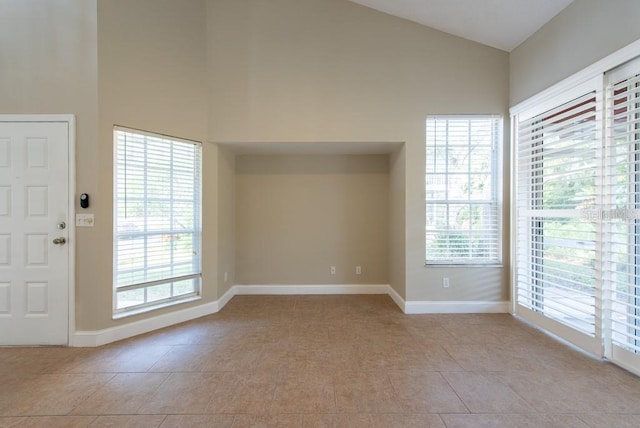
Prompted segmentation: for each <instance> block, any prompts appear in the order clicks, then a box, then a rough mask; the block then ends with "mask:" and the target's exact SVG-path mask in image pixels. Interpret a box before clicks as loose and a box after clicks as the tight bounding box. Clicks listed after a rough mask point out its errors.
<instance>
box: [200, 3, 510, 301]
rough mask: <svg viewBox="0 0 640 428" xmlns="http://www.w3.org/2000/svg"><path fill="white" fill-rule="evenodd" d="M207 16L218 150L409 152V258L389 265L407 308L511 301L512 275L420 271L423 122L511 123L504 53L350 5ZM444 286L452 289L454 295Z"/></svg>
mask: <svg viewBox="0 0 640 428" xmlns="http://www.w3.org/2000/svg"><path fill="white" fill-rule="evenodd" d="M207 5H208V24H209V28H210V30H209V40H208V42H209V44H208V52H209V58H210V63H211V64H213V67H212V68H211V69H210V70H209V73H208V75H209V85H210V91H211V92H210V113H209V123H210V128H209V130H210V132H209V137H210V139H211V140H212V141H220V142H245V141H259V142H270V141H272V142H273V141H275V142H280V141H282V142H313V141H315V142H318V141H326V142H332V141H403V142H406V145H405V150H404V152H403V157H402V159H403V160H404V162H405V165H404V172H405V173H406V175H405V177H406V181H405V183H404V184H405V194H404V198H400V200H402V199H404V201H405V202H406V205H405V207H404V213H405V218H404V220H405V224H404V226H405V227H404V228H402V227H399V225H401V223H398V222H397V214H398V213H399V212H400V211H398V212H396V215H395V216H394V217H393V218H394V219H396V220H394V221H393V227H392V229H391V230H392V232H393V233H394V235H395V236H393V237H391V238H390V242H393V243H396V245H397V244H400V245H401V243H402V242H403V241H404V242H405V244H406V245H405V256H406V257H405V259H404V260H405V261H404V262H402V263H404V269H400V268H399V266H398V264H399V263H398V259H395V257H397V256H396V254H398V253H395V252H394V255H393V256H392V257H394V260H395V261H396V262H395V263H394V264H393V266H394V269H397V272H395V273H393V274H392V275H391V276H392V277H393V278H395V281H393V280H392V282H395V287H397V289H398V290H402V287H403V285H402V284H401V282H402V279H401V278H402V276H403V275H405V278H406V295H405V297H406V298H407V299H409V300H454V299H461V300H474V299H486V300H502V299H503V298H506V296H507V295H508V294H507V288H508V287H507V280H506V279H507V275H506V271H507V269H506V268H486V269H482V270H481V274H480V275H478V274H476V270H474V269H457V268H451V269H434V268H425V267H424V227H425V218H424V217H425V214H424V188H423V187H424V139H425V118H426V116H427V115H428V114H438V113H441V114H442V113H447V114H463V113H498V114H502V115H505V116H506V115H507V105H508V81H509V76H508V54H507V53H506V52H503V51H500V50H497V49H492V48H489V47H486V46H483V45H479V44H476V43H473V42H469V41H466V40H463V39H460V38H457V37H454V36H451V35H447V34H445V33H442V32H439V31H436V30H433V29H429V28H425V27H423V26H420V25H417V24H414V23H411V22H408V21H405V20H402V19H397V18H394V17H391V16H389V15H385V14H382V13H379V12H376V11H373V10H371V9H367V8H364V7H362V6H359V5H356V4H353V3H350V2H347V1H344V0H270V1H260V0H210V1H209V2H208V3H207ZM211 58H213V59H215V61H214V60H211ZM505 135H506V136H507V137H508V129H505ZM505 141H507V139H505ZM506 170H507V171H508V168H507V169H506ZM398 171H399V170H398ZM394 201H398V199H394ZM507 214H508V212H507ZM238 215H240V214H238ZM399 234H403V236H399ZM505 251H506V252H508V241H507V240H506V237H505ZM237 270H238V272H240V271H241V270H242V268H241V266H240V265H238V266H237ZM443 275H448V276H452V277H455V281H454V280H452V287H451V288H449V289H447V290H443V289H442V287H441V277H442V276H443ZM445 291H446V292H445Z"/></svg>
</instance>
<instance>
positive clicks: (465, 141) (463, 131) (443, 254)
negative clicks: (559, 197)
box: [425, 116, 501, 264]
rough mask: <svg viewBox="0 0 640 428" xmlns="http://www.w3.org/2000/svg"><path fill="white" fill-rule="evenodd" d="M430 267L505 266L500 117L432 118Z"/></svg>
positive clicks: (427, 178) (429, 125) (428, 227)
mask: <svg viewBox="0 0 640 428" xmlns="http://www.w3.org/2000/svg"><path fill="white" fill-rule="evenodd" d="M426 131H427V139H426V175H425V197H426V239H425V241H426V263H427V264H496V263H500V258H501V248H500V244H501V242H500V209H499V205H498V194H499V193H498V188H499V177H498V147H499V143H500V139H501V118H500V117H499V116H430V117H428V118H427V130H426Z"/></svg>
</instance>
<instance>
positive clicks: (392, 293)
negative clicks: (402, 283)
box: [387, 286, 407, 314]
mask: <svg viewBox="0 0 640 428" xmlns="http://www.w3.org/2000/svg"><path fill="white" fill-rule="evenodd" d="M387 292H388V293H389V297H391V299H392V300H393V301H394V302H395V304H396V305H398V307H399V308H400V310H401V311H402V312H404V313H405V314H406V313H407V311H406V306H407V302H406V301H405V300H404V299H403V298H402V296H400V295H399V294H398V292H397V291H396V290H394V288H393V287H392V286H389V289H388V290H387Z"/></svg>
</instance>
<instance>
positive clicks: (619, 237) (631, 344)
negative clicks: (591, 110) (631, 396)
mask: <svg viewBox="0 0 640 428" xmlns="http://www.w3.org/2000/svg"><path fill="white" fill-rule="evenodd" d="M606 77H607V79H606V80H607V91H606V94H607V141H606V143H607V144H606V151H605V168H606V169H605V171H606V174H605V177H604V186H603V189H604V192H605V203H604V210H605V211H604V213H605V214H606V215H603V216H602V217H603V220H605V226H606V232H607V233H605V235H604V237H605V243H604V248H605V250H606V251H605V255H606V259H605V263H604V264H603V268H604V278H605V285H606V287H605V297H607V299H606V301H605V308H606V311H607V314H606V315H607V317H606V318H607V321H608V322H607V324H608V325H609V326H610V328H609V329H608V336H609V337H608V339H609V341H610V345H611V346H612V349H611V352H612V353H613V355H612V357H613V359H614V360H616V359H626V358H628V356H629V354H631V355H636V356H637V355H638V354H640V60H636V61H634V62H631V63H629V64H626V65H624V66H622V67H620V68H618V69H616V70H613V71H612V72H610V73H607V76H606Z"/></svg>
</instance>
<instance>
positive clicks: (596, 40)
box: [510, 0, 640, 105]
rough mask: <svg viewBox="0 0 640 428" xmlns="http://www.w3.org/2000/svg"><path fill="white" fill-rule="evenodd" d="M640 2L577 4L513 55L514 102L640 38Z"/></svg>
mask: <svg viewBox="0 0 640 428" xmlns="http://www.w3.org/2000/svg"><path fill="white" fill-rule="evenodd" d="M638 23H640V1H638V0H608V1H603V0H576V1H574V2H573V3H572V4H571V5H569V7H567V8H566V9H565V10H563V11H562V12H560V14H558V15H557V16H556V17H555V18H554V19H553V20H551V21H550V22H549V23H547V24H546V25H545V26H544V27H542V28H541V29H540V30H538V32H536V33H535V34H534V35H533V36H531V37H530V38H529V39H527V40H526V41H525V42H524V43H522V44H521V45H520V46H518V47H517V48H516V49H515V50H514V51H513V52H511V56H510V62H511V72H510V76H511V84H510V88H511V96H510V97H511V104H512V105H515V104H517V103H519V102H520V101H523V100H525V99H526V98H528V97H530V96H532V95H534V94H536V93H538V92H540V91H542V90H543V89H546V88H548V87H549V86H551V85H553V84H555V83H557V82H559V81H561V80H562V79H564V78H566V77H568V76H570V75H572V74H574V73H576V72H577V71H580V70H582V69H583V68H585V67H587V66H589V65H591V64H593V63H594V62H596V61H598V60H600V59H602V58H604V57H606V56H607V55H609V54H610V53H612V52H615V51H616V50H618V49H620V48H622V47H624V46H626V45H628V44H629V43H631V42H633V41H635V40H637V39H638V38H640V25H638Z"/></svg>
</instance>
